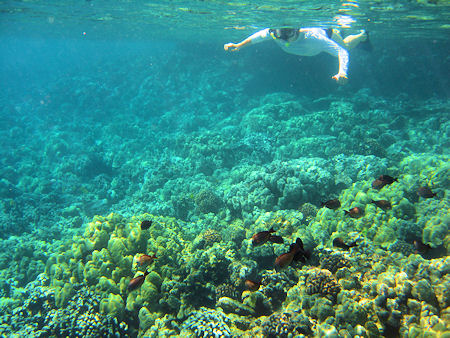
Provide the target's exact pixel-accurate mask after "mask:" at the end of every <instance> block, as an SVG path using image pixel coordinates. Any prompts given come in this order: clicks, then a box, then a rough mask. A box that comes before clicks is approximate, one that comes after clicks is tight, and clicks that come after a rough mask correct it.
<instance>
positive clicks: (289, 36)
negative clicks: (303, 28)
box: [269, 28, 298, 47]
mask: <svg viewBox="0 0 450 338" xmlns="http://www.w3.org/2000/svg"><path fill="white" fill-rule="evenodd" d="M269 32H270V36H271V37H272V38H273V39H274V40H277V39H279V40H283V41H286V47H288V46H289V44H290V42H292V41H295V40H296V39H297V38H298V28H277V29H270V31H269Z"/></svg>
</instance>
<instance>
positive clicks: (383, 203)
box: [370, 200, 392, 210]
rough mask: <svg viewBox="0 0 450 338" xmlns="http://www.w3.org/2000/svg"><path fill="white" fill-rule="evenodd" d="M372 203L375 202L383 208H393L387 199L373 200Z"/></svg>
mask: <svg viewBox="0 0 450 338" xmlns="http://www.w3.org/2000/svg"><path fill="white" fill-rule="evenodd" d="M370 203H373V204H375V205H376V206H377V207H378V208H381V209H383V210H391V209H392V205H391V202H389V201H386V200H378V201H374V200H372V201H371V202H370Z"/></svg>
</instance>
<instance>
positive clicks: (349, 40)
mask: <svg viewBox="0 0 450 338" xmlns="http://www.w3.org/2000/svg"><path fill="white" fill-rule="evenodd" d="M366 39H367V34H366V32H365V31H364V30H362V31H361V33H359V34H355V35H349V36H346V37H345V39H343V38H342V36H341V32H339V30H338V29H335V28H333V31H332V34H331V40H333V41H334V42H336V43H337V44H338V45H341V46H342V47H344V48H345V49H352V48H355V47H356V46H357V45H358V44H359V43H360V42H363V41H366Z"/></svg>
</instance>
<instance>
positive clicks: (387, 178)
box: [378, 175, 398, 184]
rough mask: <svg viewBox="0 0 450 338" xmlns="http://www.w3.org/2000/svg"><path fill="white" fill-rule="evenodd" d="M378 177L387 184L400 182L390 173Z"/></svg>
mask: <svg viewBox="0 0 450 338" xmlns="http://www.w3.org/2000/svg"><path fill="white" fill-rule="evenodd" d="M378 179H379V180H380V181H383V182H384V183H386V184H392V183H394V182H398V179H397V178H394V177H392V176H389V175H381V176H380V177H378Z"/></svg>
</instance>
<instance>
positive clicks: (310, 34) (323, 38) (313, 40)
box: [250, 28, 348, 75]
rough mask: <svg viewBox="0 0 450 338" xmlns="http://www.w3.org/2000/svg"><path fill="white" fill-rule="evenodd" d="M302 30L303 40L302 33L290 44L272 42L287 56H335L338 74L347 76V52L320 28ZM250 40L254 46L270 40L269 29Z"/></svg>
mask: <svg viewBox="0 0 450 338" xmlns="http://www.w3.org/2000/svg"><path fill="white" fill-rule="evenodd" d="M302 30H304V32H303V34H304V38H302V35H301V34H302V33H300V36H299V37H298V38H297V40H295V41H292V42H286V41H284V40H281V39H274V40H275V42H276V43H277V44H278V45H279V46H280V47H281V48H282V49H283V50H284V51H285V52H287V53H289V54H295V55H302V56H313V55H317V54H319V53H321V52H326V53H328V54H330V55H333V56H336V57H337V58H339V72H340V73H344V74H345V75H347V69H348V52H347V51H346V50H345V49H344V48H342V47H341V46H340V45H338V44H337V43H336V42H334V41H333V40H331V39H330V38H329V37H328V36H327V33H326V31H325V30H324V29H322V28H302ZM250 39H251V41H252V42H251V43H252V44H254V43H259V42H262V41H267V40H269V39H272V36H271V35H270V32H269V28H266V29H263V30H260V31H259V32H256V33H255V34H253V35H251V36H250Z"/></svg>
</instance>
